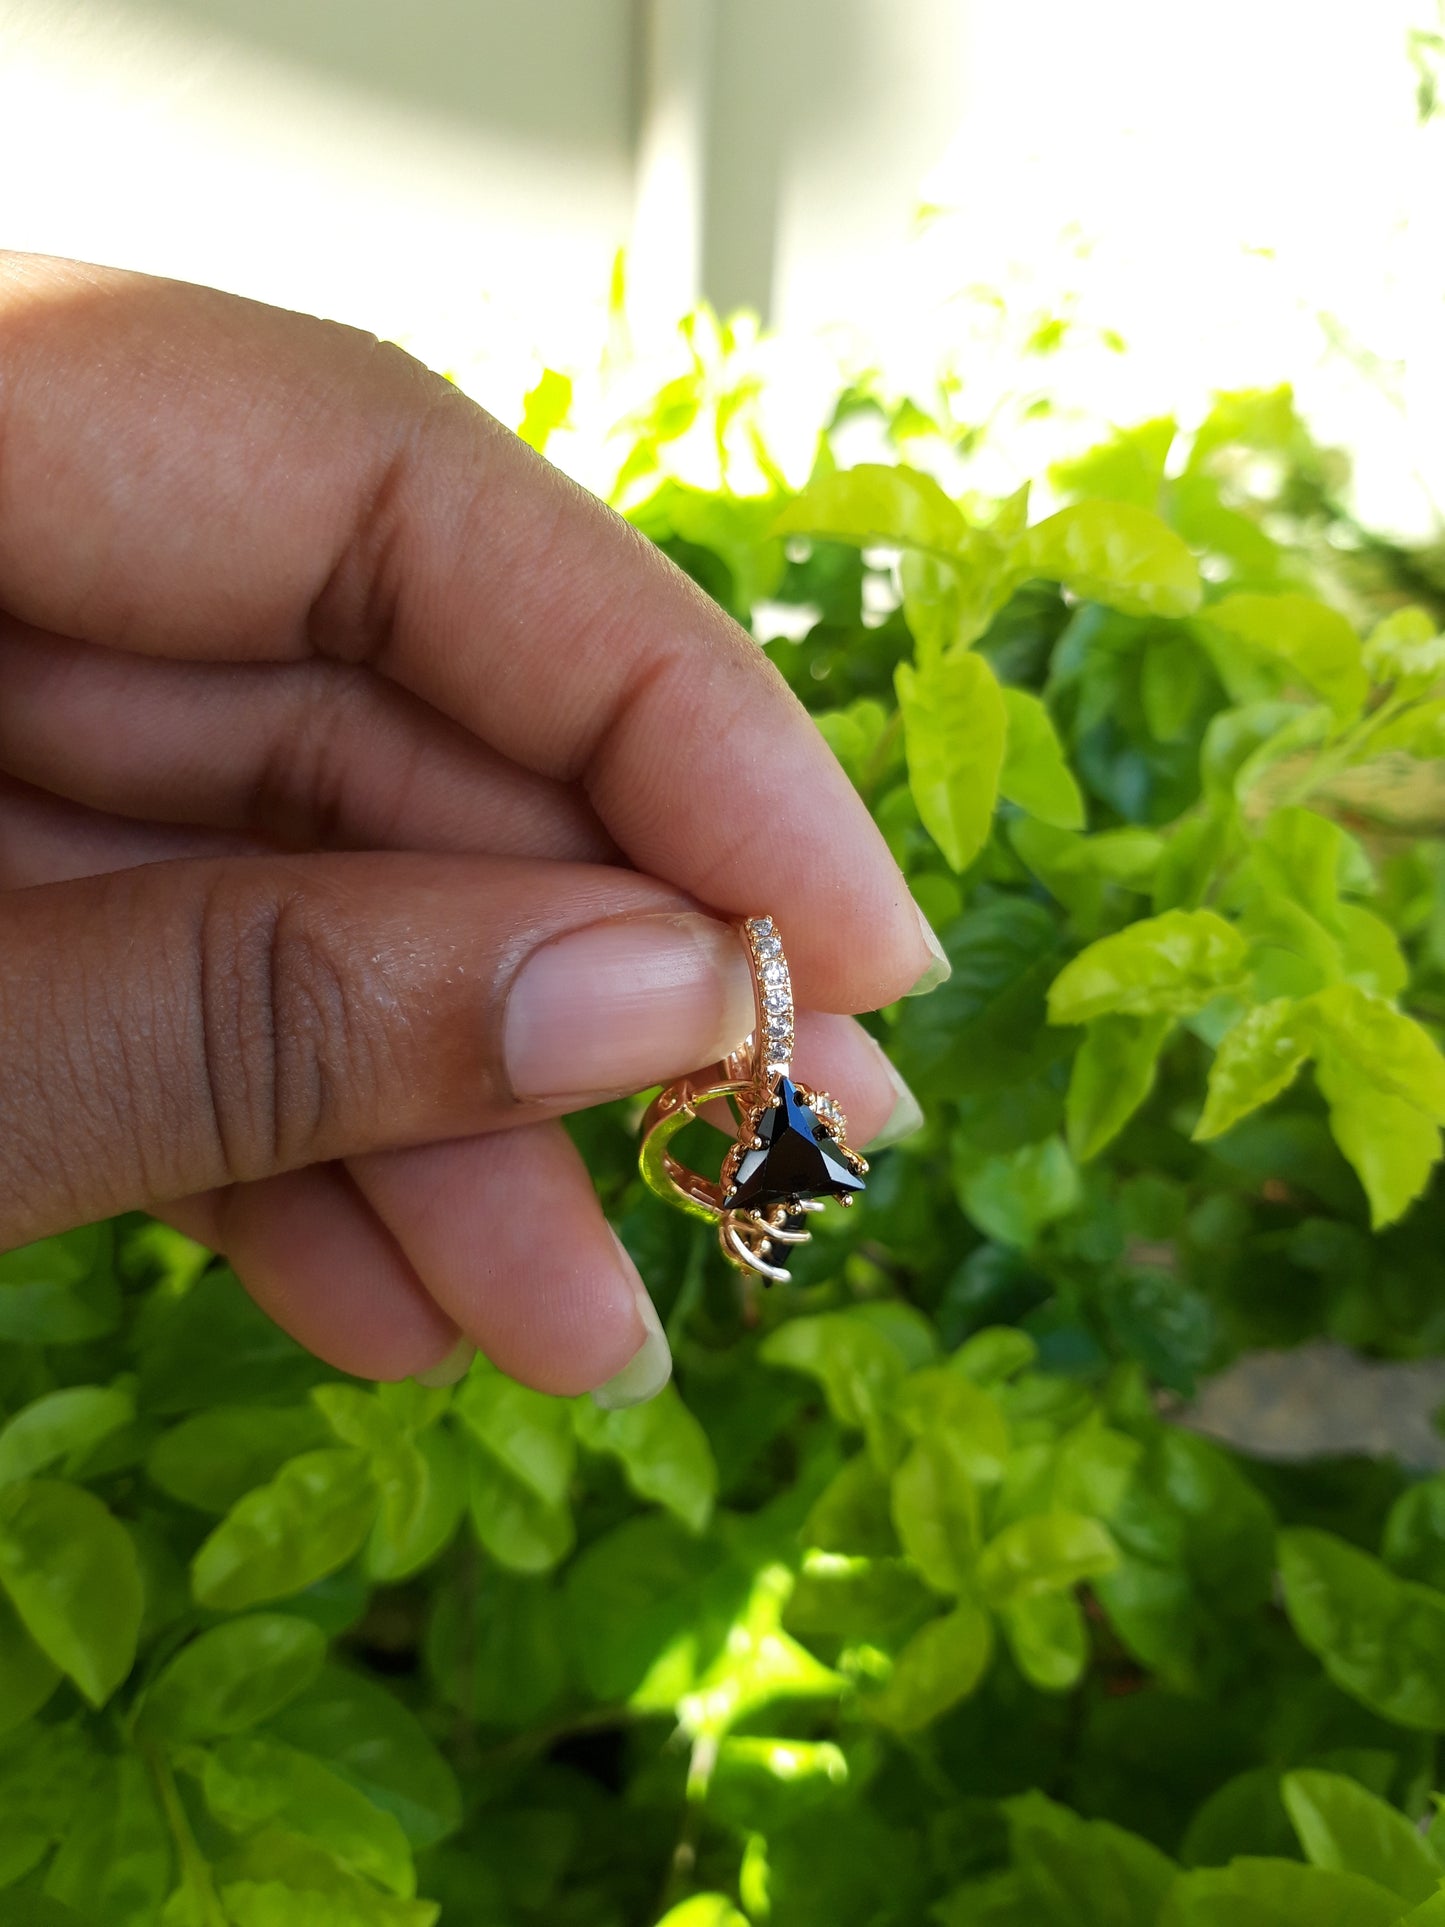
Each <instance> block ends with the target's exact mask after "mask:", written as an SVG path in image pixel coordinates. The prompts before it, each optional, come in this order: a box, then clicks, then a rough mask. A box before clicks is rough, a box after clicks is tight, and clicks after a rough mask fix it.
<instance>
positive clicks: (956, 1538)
mask: <svg viewBox="0 0 1445 1927" xmlns="http://www.w3.org/2000/svg"><path fill="white" fill-rule="evenodd" d="M892 1508H893V1524H894V1527H895V1529H896V1531H897V1533H898V1538H899V1542H900V1544H901V1545H902V1547H903V1550H904V1551H905V1552H906V1553H907V1554H908V1556H909V1558H910V1559H911V1560H912V1561H913V1563H914V1565H916V1566H917V1568H918V1570H919V1572H920V1573H921V1574H922V1575H923V1577H924V1579H926V1580H927V1582H928V1584H929V1585H930V1586H932V1587H933V1588H934V1589H935V1591H937V1592H942V1593H961V1592H967V1591H969V1589H970V1587H971V1585H972V1582H973V1568H974V1563H975V1561H976V1559H977V1557H978V1549H979V1503H978V1488H977V1485H976V1483H975V1481H974V1478H973V1476H972V1474H971V1473H970V1471H969V1467H968V1460H967V1455H966V1453H965V1450H964V1448H963V1447H962V1446H961V1445H960V1444H959V1443H958V1442H957V1440H955V1439H953V1438H951V1437H949V1436H948V1435H947V1434H944V1435H942V1436H939V1437H932V1438H921V1439H919V1440H918V1441H917V1442H916V1443H915V1444H914V1446H913V1447H912V1449H911V1450H910V1452H909V1453H908V1456H907V1457H906V1458H905V1459H904V1461H903V1463H902V1464H901V1465H900V1466H899V1468H898V1470H897V1471H896V1472H895V1473H894V1474H893V1495H892Z"/></svg>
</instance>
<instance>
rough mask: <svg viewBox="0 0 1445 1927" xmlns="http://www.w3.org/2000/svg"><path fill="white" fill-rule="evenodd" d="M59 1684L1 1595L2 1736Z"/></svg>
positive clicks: (56, 1671)
mask: <svg viewBox="0 0 1445 1927" xmlns="http://www.w3.org/2000/svg"><path fill="white" fill-rule="evenodd" d="M59 1684H60V1668H59V1667H58V1666H57V1665H56V1664H55V1663H54V1661H53V1660H50V1659H47V1658H46V1656H45V1654H44V1653H42V1652H41V1650H40V1648H39V1647H38V1646H37V1645H36V1643H35V1641H34V1640H33V1639H32V1638H31V1637H30V1635H29V1633H28V1632H26V1630H25V1625H24V1622H23V1621H22V1620H21V1618H20V1615H19V1613H17V1612H16V1610H15V1608H14V1607H13V1606H12V1605H11V1604H10V1601H9V1599H8V1598H7V1597H6V1595H5V1594H4V1593H3V1592H0V1733H8V1732H9V1731H10V1729H11V1727H14V1726H20V1725H21V1724H22V1723H23V1722H24V1721H26V1720H28V1719H29V1718H30V1716H31V1715H32V1714H33V1713H38V1712H39V1711H40V1709H41V1707H42V1706H44V1704H45V1702H46V1701H47V1700H48V1699H49V1698H50V1695H51V1694H52V1693H53V1692H54V1691H55V1689H56V1687H57V1686H58V1685H59ZM0 1858H3V1854H0ZM0 1884H3V1882H0Z"/></svg>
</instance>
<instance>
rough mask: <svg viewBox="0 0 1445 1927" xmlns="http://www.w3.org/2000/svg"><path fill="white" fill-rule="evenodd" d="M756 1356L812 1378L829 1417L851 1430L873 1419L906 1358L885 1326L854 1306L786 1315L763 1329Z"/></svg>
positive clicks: (887, 1398) (889, 1392) (895, 1381)
mask: <svg viewBox="0 0 1445 1927" xmlns="http://www.w3.org/2000/svg"><path fill="white" fill-rule="evenodd" d="M758 1356H759V1358H760V1359H761V1360H762V1362H763V1363H764V1364H765V1365H776V1366H783V1367H785V1368H787V1369H788V1370H791V1371H795V1372H806V1373H807V1374H808V1375H809V1377H810V1378H815V1379H817V1380H818V1382H819V1384H820V1385H821V1386H822V1387H823V1390H824V1392H825V1393H826V1394H827V1399H828V1407H829V1410H830V1411H831V1412H832V1414H833V1416H834V1418H835V1419H837V1421H838V1423H839V1424H840V1425H844V1426H847V1427H848V1428H849V1429H851V1430H857V1429H860V1428H862V1427H865V1426H867V1425H869V1424H870V1423H872V1422H873V1421H874V1420H876V1419H877V1417H878V1416H879V1414H880V1412H881V1411H882V1410H883V1409H884V1408H885V1406H886V1404H887V1403H888V1400H889V1395H890V1394H891V1392H892V1390H893V1388H894V1387H895V1386H896V1385H897V1384H898V1383H899V1381H900V1380H901V1379H902V1378H903V1375H904V1373H905V1372H906V1371H907V1369H908V1366H909V1362H910V1361H909V1360H908V1358H907V1357H906V1356H905V1354H904V1353H903V1351H902V1350H901V1349H900V1347H899V1346H898V1344H897V1343H896V1342H895V1341H894V1339H893V1338H891V1337H890V1336H889V1335H888V1334H887V1332H885V1331H884V1330H882V1329H881V1328H880V1327H879V1326H878V1325H877V1324H876V1323H874V1322H873V1321H872V1320H870V1319H867V1318H865V1317H862V1316H860V1314H859V1313H858V1312H856V1311H839V1312H823V1313H821V1314H820V1315H818V1316H816V1317H813V1318H790V1319H789V1320H788V1322H787V1324H785V1325H779V1326H778V1328H777V1330H776V1331H772V1332H769V1333H768V1335H767V1337H766V1338H765V1339H764V1340H763V1342H762V1344H761V1345H760V1346H759V1348H758Z"/></svg>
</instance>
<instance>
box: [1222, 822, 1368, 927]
mask: <svg viewBox="0 0 1445 1927" xmlns="http://www.w3.org/2000/svg"><path fill="white" fill-rule="evenodd" d="M1249 868H1250V870H1251V872H1252V873H1253V875H1254V876H1255V877H1256V878H1257V879H1258V880H1259V881H1260V882H1261V883H1262V884H1263V885H1264V887H1265V888H1266V889H1267V890H1274V891H1278V892H1280V893H1282V894H1283V895H1285V896H1288V897H1290V898H1291V899H1292V900H1293V901H1295V902H1296V903H1298V904H1300V905H1301V906H1302V907H1303V908H1304V909H1306V910H1308V911H1309V913H1310V915H1311V916H1312V917H1315V918H1317V919H1318V920H1319V922H1320V923H1322V924H1324V925H1325V927H1326V928H1327V929H1333V928H1334V926H1335V923H1336V921H1337V919H1338V917H1339V913H1340V891H1341V890H1342V889H1350V890H1367V889H1368V888H1369V887H1370V866H1369V862H1368V859H1367V858H1366V856H1365V854H1364V851H1363V850H1362V849H1361V848H1360V846H1359V844H1358V843H1357V842H1356V841H1355V839H1354V837H1352V836H1347V835H1346V833H1345V832H1344V831H1343V830H1342V829H1341V828H1340V826H1339V824H1338V823H1331V822H1330V821H1329V820H1328V818H1326V817H1323V816H1319V815H1317V814H1316V813H1315V811H1314V810H1305V809H1278V810H1274V811H1272V812H1271V814H1270V815H1269V816H1268V817H1267V818H1266V820H1265V822H1264V823H1263V825H1262V826H1261V828H1260V830H1259V833H1258V835H1257V836H1256V838H1255V841H1254V846H1253V849H1252V850H1251V852H1250V862H1249Z"/></svg>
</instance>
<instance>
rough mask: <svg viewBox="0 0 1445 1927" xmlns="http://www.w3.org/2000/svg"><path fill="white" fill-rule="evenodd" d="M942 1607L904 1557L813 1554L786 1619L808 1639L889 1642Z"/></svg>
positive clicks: (808, 1556)
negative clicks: (825, 1637)
mask: <svg viewBox="0 0 1445 1927" xmlns="http://www.w3.org/2000/svg"><path fill="white" fill-rule="evenodd" d="M937 1608H938V1600H937V1598H936V1597H935V1595H934V1594H933V1593H932V1592H931V1591H930V1590H929V1589H928V1587H927V1586H925V1584H924V1583H923V1581H922V1580H921V1579H920V1578H919V1576H918V1574H917V1573H916V1572H915V1571H914V1569H913V1567H912V1566H911V1565H909V1564H908V1563H907V1561H905V1560H902V1559H887V1558H884V1559H850V1558H847V1557H846V1556H845V1555H843V1554H842V1553H837V1552H818V1551H811V1552H809V1553H807V1554H806V1555H805V1557H804V1560H803V1568H802V1571H801V1572H800V1573H799V1575H798V1578H797V1582H796V1584H795V1585H794V1587H793V1590H792V1593H791V1594H790V1596H789V1599H788V1604H787V1609H786V1612H785V1614H784V1623H785V1624H786V1626H787V1629H788V1631H789V1632H790V1633H798V1634H800V1635H802V1637H804V1638H807V1639H813V1638H816V1637H817V1636H818V1635H819V1634H820V1633H822V1634H828V1635H836V1636H837V1637H839V1638H843V1639H862V1640H869V1641H877V1640H880V1639H883V1640H887V1639H890V1638H892V1637H895V1636H897V1635H899V1634H901V1633H905V1632H908V1631H910V1630H911V1629H912V1628H913V1627H915V1626H917V1625H918V1623H919V1621H920V1620H923V1619H926V1618H927V1617H928V1616H929V1615H930V1614H932V1613H933V1612H935V1611H936V1610H937Z"/></svg>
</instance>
